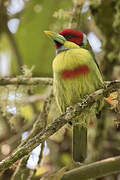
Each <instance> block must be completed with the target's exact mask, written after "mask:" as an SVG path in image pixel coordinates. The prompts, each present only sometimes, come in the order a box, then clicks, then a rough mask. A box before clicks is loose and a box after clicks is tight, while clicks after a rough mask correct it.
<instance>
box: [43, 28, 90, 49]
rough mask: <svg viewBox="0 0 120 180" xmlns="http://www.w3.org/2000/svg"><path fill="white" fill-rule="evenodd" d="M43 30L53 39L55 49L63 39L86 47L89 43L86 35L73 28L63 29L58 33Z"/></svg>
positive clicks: (62, 43) (63, 41)
mask: <svg viewBox="0 0 120 180" xmlns="http://www.w3.org/2000/svg"><path fill="white" fill-rule="evenodd" d="M44 32H45V34H47V35H48V36H50V37H51V38H52V39H53V40H54V42H55V44H56V49H58V48H60V47H61V46H62V45H64V43H65V41H71V42H73V43H75V44H77V45H79V46H80V47H82V48H86V49H87V46H88V44H89V43H88V40H87V37H86V35H85V34H84V33H82V32H80V31H78V30H75V29H64V30H62V31H60V32H59V33H55V32H51V31H44Z"/></svg>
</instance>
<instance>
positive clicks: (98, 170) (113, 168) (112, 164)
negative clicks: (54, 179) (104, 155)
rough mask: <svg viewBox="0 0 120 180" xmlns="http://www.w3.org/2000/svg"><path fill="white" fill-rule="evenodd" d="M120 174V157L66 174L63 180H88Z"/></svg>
mask: <svg viewBox="0 0 120 180" xmlns="http://www.w3.org/2000/svg"><path fill="white" fill-rule="evenodd" d="M118 172H120V156H117V157H112V158H108V159H105V160H102V161H97V162H94V163H91V164H88V165H85V166H82V167H79V168H75V169H73V170H71V171H68V172H66V173H65V174H64V175H63V177H62V179H61V180H73V179H75V180H79V179H84V180H88V179H91V178H95V179H96V178H99V177H104V176H107V175H111V174H115V173H118Z"/></svg>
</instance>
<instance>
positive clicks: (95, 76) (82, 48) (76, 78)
mask: <svg viewBox="0 0 120 180" xmlns="http://www.w3.org/2000/svg"><path fill="white" fill-rule="evenodd" d="M45 33H46V34H47V35H48V36H49V37H51V38H52V40H53V41H54V42H55V45H56V52H57V53H56V57H55V58H54V60H53V76H54V85H53V86H54V95H55V97H56V101H57V104H58V107H59V109H60V111H61V113H64V112H65V111H66V108H67V107H69V106H71V105H74V104H76V103H77V102H79V101H80V99H81V98H84V96H85V95H89V94H90V93H92V92H94V91H96V90H98V89H100V88H102V87H104V82H103V78H102V74H101V71H100V69H99V66H98V64H97V62H96V60H95V57H94V54H93V52H92V49H91V46H90V45H89V42H88V40H87V37H86V35H85V34H84V33H82V32H80V31H78V30H74V29H64V30H63V31H61V32H59V33H55V32H51V31H45ZM96 104H97V106H95V107H94V108H86V110H85V112H84V113H81V114H80V115H79V116H77V117H75V119H74V121H72V124H73V160H74V161H76V162H83V161H84V160H85V158H86V154H87V124H88V122H89V119H90V117H91V116H92V114H93V112H94V113H98V111H99V110H100V106H101V105H100V104H102V103H100V102H97V103H96ZM96 109H97V110H96ZM96 111H97V112H96Z"/></svg>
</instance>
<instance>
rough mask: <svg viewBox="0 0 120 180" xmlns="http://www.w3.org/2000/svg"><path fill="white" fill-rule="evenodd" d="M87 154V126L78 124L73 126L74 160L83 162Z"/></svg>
mask: <svg viewBox="0 0 120 180" xmlns="http://www.w3.org/2000/svg"><path fill="white" fill-rule="evenodd" d="M86 155H87V128H86V127H83V126H81V125H80V124H76V125H74V126H73V160H74V161H76V162H83V161H84V160H85V158H86Z"/></svg>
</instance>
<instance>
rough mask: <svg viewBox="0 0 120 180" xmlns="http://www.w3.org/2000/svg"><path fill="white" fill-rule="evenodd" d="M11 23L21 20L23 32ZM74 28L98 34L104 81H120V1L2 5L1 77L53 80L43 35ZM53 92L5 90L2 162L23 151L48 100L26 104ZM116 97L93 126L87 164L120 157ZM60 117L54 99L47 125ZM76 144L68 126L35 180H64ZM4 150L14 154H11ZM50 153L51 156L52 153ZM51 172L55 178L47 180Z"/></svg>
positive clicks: (0, 101) (5, 1)
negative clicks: (17, 150) (22, 144)
mask: <svg viewBox="0 0 120 180" xmlns="http://www.w3.org/2000/svg"><path fill="white" fill-rule="evenodd" d="M12 3H13V4H14V5H11V4H12ZM11 6H12V8H11ZM16 7H17V8H18V10H17V11H15V8H16ZM11 20H13V21H14V20H17V22H18V26H17V25H15V24H14V23H13V24H12V22H11ZM14 22H16V21H14ZM68 27H69V28H70V27H71V28H76V29H79V30H81V31H84V32H85V33H86V34H87V35H89V33H91V32H92V33H94V35H96V37H97V39H98V41H100V43H101V44H102V46H101V48H102V51H99V52H96V51H95V55H96V58H97V60H98V63H99V65H100V67H101V69H102V71H103V74H104V79H107V80H111V79H120V43H119V39H120V0H117V1H116V0H109V1H104V0H69V1H68V0H24V1H22V0H18V1H17V0H0V75H1V76H5V75H6V76H8V75H9V76H16V75H19V76H18V77H19V78H23V77H28V78H30V77H32V76H41V77H42V76H46V77H49V76H52V61H53V58H54V56H55V48H54V44H53V42H52V41H50V40H48V38H47V37H46V36H45V34H44V32H43V31H44V30H52V31H56V32H59V31H60V30H62V29H64V28H68ZM93 40H94V37H93ZM90 43H91V42H90ZM93 50H94V48H93ZM21 65H22V66H23V67H22V69H21ZM49 90H50V88H49V87H45V86H22V85H20V86H18V85H14V86H13V85H10V86H0V151H1V154H0V160H2V159H4V158H5V157H6V156H7V155H9V154H10V153H11V152H12V151H13V150H15V148H17V146H18V144H19V143H20V142H21V136H22V137H23V135H24V133H25V132H26V131H27V132H29V130H31V128H32V124H34V122H35V121H36V119H37V117H38V116H39V113H40V112H41V111H42V110H43V100H39V101H35V102H33V103H27V104H24V100H25V99H27V98H28V97H31V96H32V95H36V93H37V94H39V95H40V96H41V99H42V98H43V96H44V99H45V97H47V95H48V92H49ZM111 96H112V98H113V100H114V101H112V102H111V101H110V100H109V99H107V101H109V104H108V103H106V110H105V111H104V113H103V115H102V118H103V119H102V121H100V120H98V121H96V119H95V118H93V120H92V121H91V122H90V124H89V134H88V140H89V142H88V157H87V160H86V163H88V162H92V161H96V160H98V159H104V158H106V157H110V156H116V155H120V136H119V133H120V127H119V122H120V102H119V101H118V100H119V99H120V91H119V92H118V93H115V94H112V95H111ZM58 116H59V111H58V109H57V106H56V103H55V100H54V99H53V100H52V103H51V105H50V112H49V115H48V122H47V123H48V124H49V123H50V122H51V121H53V120H54V119H55V118H56V117H58ZM71 140H72V128H71V127H68V126H65V127H64V128H62V129H61V130H60V131H59V132H57V133H56V134H55V135H53V136H52V137H50V138H49V140H47V145H48V147H47V148H46V147H45V148H44V152H43V155H42V158H41V157H39V158H41V160H40V164H39V165H37V166H35V170H31V171H30V174H29V175H30V177H29V179H33V180H34V179H36V180H37V179H40V177H42V175H45V176H44V177H47V178H49V179H51V178H52V179H53V178H54V179H55V178H56V177H57V179H60V178H59V177H60V176H62V173H64V169H61V170H60V171H58V169H60V168H62V167H63V166H68V165H70V164H72V158H71V150H72V145H71ZM6 145H7V146H6ZM4 148H6V149H7V150H8V151H6V153H3V152H4ZM48 150H50V153H46V151H48ZM33 162H34V157H33ZM17 166H18V163H16V164H15V165H14V166H13V167H12V168H11V169H9V170H7V171H6V172H5V173H4V174H3V176H1V177H0V180H3V179H6V180H7V179H8V180H9V179H10V176H11V175H12V174H13V173H14V172H15V170H16V167H17ZM68 169H71V168H68ZM56 170H57V171H58V172H56ZM47 172H53V174H51V175H50V176H49V175H48V176H47V175H46V173H47ZM119 177H120V175H115V176H114V175H113V176H110V177H108V178H107V177H106V178H99V180H108V179H109V180H119Z"/></svg>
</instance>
